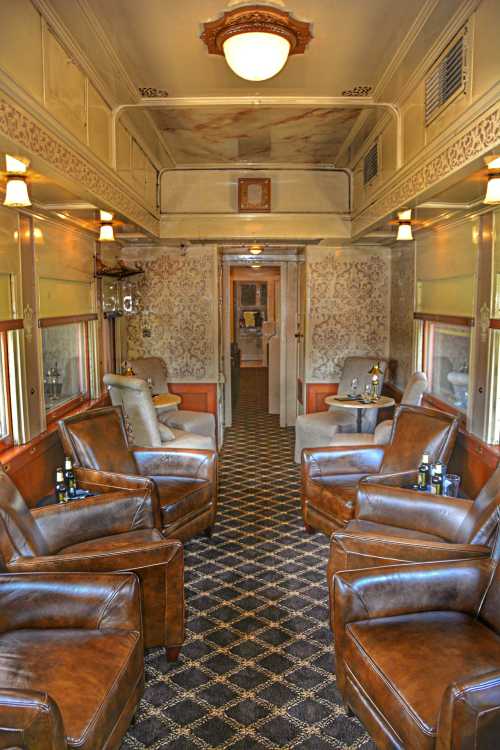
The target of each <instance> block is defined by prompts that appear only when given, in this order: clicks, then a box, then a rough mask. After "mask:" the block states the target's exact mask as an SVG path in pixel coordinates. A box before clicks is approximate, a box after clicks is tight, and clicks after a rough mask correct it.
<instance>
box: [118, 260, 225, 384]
mask: <svg viewBox="0 0 500 750" xmlns="http://www.w3.org/2000/svg"><path fill="white" fill-rule="evenodd" d="M144 269H145V274H144V276H143V277H141V280H140V281H139V283H138V290H139V295H140V308H141V313H140V314H139V315H136V316H133V317H132V318H130V320H129V326H128V354H127V356H128V358H129V359H134V358H135V357H147V356H156V357H163V359H165V361H166V362H167V366H168V373H169V380H171V381H173V382H178V383H182V382H207V381H208V382H215V381H217V380H218V355H217V346H218V325H217V304H218V294H217V249H216V248H215V247H199V248H196V247H190V248H189V250H188V251H187V253H186V254H185V255H182V254H180V253H179V252H178V251H172V252H168V251H167V252H163V253H162V254H160V255H157V256H156V257H154V258H152V259H150V260H146V262H144Z"/></svg>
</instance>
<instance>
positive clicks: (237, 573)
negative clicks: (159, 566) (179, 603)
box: [122, 369, 375, 750]
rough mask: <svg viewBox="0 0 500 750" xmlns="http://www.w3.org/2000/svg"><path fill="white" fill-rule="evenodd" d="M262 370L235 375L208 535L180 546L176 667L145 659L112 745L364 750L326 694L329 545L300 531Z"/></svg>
mask: <svg viewBox="0 0 500 750" xmlns="http://www.w3.org/2000/svg"><path fill="white" fill-rule="evenodd" d="M266 372H267V371H266V370H264V369H244V370H242V371H241V392H240V401H239V404H238V406H237V408H236V413H235V414H234V419H233V426H232V427H231V428H230V429H228V430H226V434H225V442H224V449H223V452H222V455H221V481H220V493H219V512H218V518H217V522H216V525H215V527H214V533H213V536H212V538H211V539H206V538H204V537H203V538H196V539H194V540H192V541H190V542H188V543H187V544H186V546H185V552H186V597H187V606H188V619H187V638H186V643H185V645H184V647H183V649H182V652H181V656H180V657H179V660H178V662H176V663H175V664H169V663H167V661H166V660H165V658H164V656H163V654H162V651H161V650H160V649H150V650H149V651H148V652H147V654H146V690H145V694H144V699H143V700H142V702H141V706H140V711H139V714H138V716H137V720H136V723H135V724H134V725H133V726H131V727H130V729H129V732H128V734H127V736H126V738H125V740H124V742H123V745H122V750H125V749H129V748H136V749H137V750H143V749H144V748H151V749H154V750H160V749H161V750H166V749H167V748H169V750H195V749H196V750H198V749H200V748H201V749H206V750H208V749H209V748H221V749H224V750H226V749H227V750H229V749H231V750H261V748H262V750H263V749H264V748H277V747H279V748H296V749H297V750H299V749H300V750H323V749H325V750H326V749H327V748H339V749H340V748H342V749H344V748H345V749H349V750H355V749H356V750H374V747H375V746H374V745H373V743H372V742H371V741H370V739H369V738H368V736H367V734H366V733H365V732H364V730H363V727H362V725H361V724H360V723H359V721H358V720H357V719H355V718H350V717H347V716H346V714H345V713H344V710H343V708H342V705H341V700H340V696H339V694H338V692H337V689H336V685H335V675H334V672H333V670H334V657H333V649H332V644H331V636H330V632H329V626H328V606H327V605H328V596H327V589H326V582H325V566H326V561H327V555H328V540H327V538H326V537H325V536H323V535H321V534H316V535H315V536H308V535H307V534H305V532H304V530H303V525H302V522H301V515H300V496H299V470H298V468H297V466H296V465H295V464H294V462H293V447H294V446H293V442H294V434H293V429H281V428H280V427H279V419H278V417H277V416H274V415H269V414H267V413H266V409H267V404H266V402H267V398H266Z"/></svg>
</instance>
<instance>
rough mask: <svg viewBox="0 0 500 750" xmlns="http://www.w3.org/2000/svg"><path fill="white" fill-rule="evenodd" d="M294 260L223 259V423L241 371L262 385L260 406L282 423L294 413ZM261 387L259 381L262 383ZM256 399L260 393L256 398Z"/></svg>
mask: <svg viewBox="0 0 500 750" xmlns="http://www.w3.org/2000/svg"><path fill="white" fill-rule="evenodd" d="M297 265H298V264H297V262H296V261H282V260H280V261H274V262H273V261H272V260H270V261H267V262H261V263H259V266H258V267H257V268H255V267H252V266H250V264H249V263H248V261H247V262H242V263H238V262H234V260H233V259H231V260H229V259H228V260H227V261H225V262H224V263H223V317H224V346H223V350H224V379H225V386H224V423H225V426H226V427H229V426H231V424H232V413H233V409H235V408H236V406H237V403H238V398H239V393H240V384H241V382H242V377H247V379H248V375H244V373H245V372H247V373H248V371H249V370H255V371H256V372H255V374H254V376H252V378H251V379H252V380H255V379H257V380H258V381H259V382H260V383H264V385H265V391H266V396H265V412H266V413H268V414H276V415H279V423H280V426H281V427H287V426H292V425H294V424H295V418H296V415H297V340H296V338H295V332H296V327H297ZM262 387H264V386H262ZM259 403H262V399H261V398H259Z"/></svg>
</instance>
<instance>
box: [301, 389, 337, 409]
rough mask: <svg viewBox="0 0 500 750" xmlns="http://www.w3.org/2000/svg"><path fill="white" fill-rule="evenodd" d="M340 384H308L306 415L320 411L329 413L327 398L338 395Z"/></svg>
mask: <svg viewBox="0 0 500 750" xmlns="http://www.w3.org/2000/svg"><path fill="white" fill-rule="evenodd" d="M338 390H339V384H338V383H306V411H305V413H306V414H313V413H315V412H318V411H328V407H327V405H326V404H325V398H326V397H327V396H334V395H335V394H336V393H338Z"/></svg>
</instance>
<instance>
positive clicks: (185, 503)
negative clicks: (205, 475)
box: [152, 476, 212, 526]
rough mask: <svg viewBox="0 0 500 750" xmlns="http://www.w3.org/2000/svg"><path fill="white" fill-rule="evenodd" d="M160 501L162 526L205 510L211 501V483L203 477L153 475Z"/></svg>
mask: <svg viewBox="0 0 500 750" xmlns="http://www.w3.org/2000/svg"><path fill="white" fill-rule="evenodd" d="M152 479H153V480H154V482H155V484H156V486H157V487H158V494H159V496H160V502H161V506H162V507H161V515H162V523H163V526H168V525H169V524H172V523H174V522H175V521H179V520H181V519H182V518H186V517H187V516H190V515H192V514H194V515H196V514H197V513H199V512H201V511H203V510H206V509H207V508H209V507H210V505H211V502H212V488H211V484H210V483H209V482H207V481H206V480H204V479H191V478H189V477H160V476H153V477H152Z"/></svg>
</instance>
